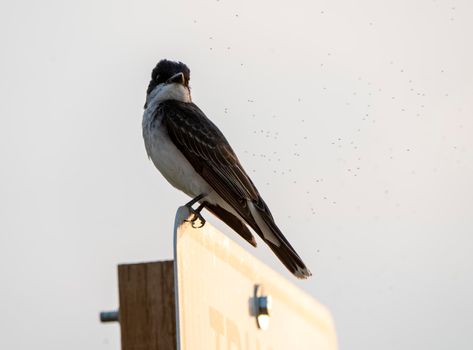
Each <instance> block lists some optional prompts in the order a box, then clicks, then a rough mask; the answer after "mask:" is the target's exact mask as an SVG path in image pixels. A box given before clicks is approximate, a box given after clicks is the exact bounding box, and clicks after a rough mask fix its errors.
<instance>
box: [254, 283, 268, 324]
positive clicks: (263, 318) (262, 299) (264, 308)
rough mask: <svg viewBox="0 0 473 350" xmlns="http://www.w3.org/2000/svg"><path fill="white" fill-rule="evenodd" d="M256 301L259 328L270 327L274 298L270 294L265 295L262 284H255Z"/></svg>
mask: <svg viewBox="0 0 473 350" xmlns="http://www.w3.org/2000/svg"><path fill="white" fill-rule="evenodd" d="M254 302H255V316H256V324H257V325H258V328H260V329H263V330H264V329H268V327H269V316H270V315H269V313H270V311H271V306H272V298H271V296H270V295H265V293H264V290H263V287H262V286H261V285H256V286H255V294H254Z"/></svg>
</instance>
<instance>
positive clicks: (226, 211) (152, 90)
mask: <svg viewBox="0 0 473 350" xmlns="http://www.w3.org/2000/svg"><path fill="white" fill-rule="evenodd" d="M189 80H190V69H189V68H188V67H187V65H185V64H184V63H182V62H180V61H173V60H168V59H162V60H160V61H159V62H158V63H157V64H156V66H155V67H154V69H153V70H152V73H151V80H150V82H149V85H148V88H147V90H146V102H145V105H144V113H143V121H142V128H143V138H144V143H145V148H146V152H147V154H148V157H149V158H150V159H151V161H152V162H153V163H154V165H155V167H156V168H157V169H158V170H159V171H160V172H161V174H162V175H163V176H164V178H165V179H166V180H167V181H168V182H169V183H170V184H171V185H172V186H174V187H175V188H177V189H178V190H180V191H182V192H184V193H185V194H187V195H188V196H189V197H191V198H192V200H191V201H189V202H188V203H187V204H185V205H186V206H187V207H188V208H189V210H190V211H191V213H192V214H193V215H192V219H190V221H191V222H192V225H193V226H194V224H195V225H197V224H196V222H200V226H198V227H201V226H203V225H204V224H205V219H204V218H203V217H202V215H201V211H202V209H204V208H205V209H207V210H208V211H210V212H211V213H212V214H214V215H215V216H216V217H217V218H219V219H220V220H222V221H223V222H225V223H226V224H227V225H228V226H229V227H230V228H231V229H233V230H234V231H235V232H237V233H238V234H239V235H240V236H241V237H242V238H244V239H245V240H246V241H247V242H248V243H250V244H251V245H252V246H254V247H256V245H257V244H256V240H255V237H254V235H253V233H252V232H251V231H250V229H249V228H248V227H250V228H251V229H252V230H253V231H254V232H255V233H256V234H257V235H258V236H259V237H260V238H261V239H262V240H263V241H264V242H265V243H266V244H267V245H268V246H269V248H270V249H271V250H272V251H273V252H274V254H275V255H276V256H277V257H278V258H279V260H280V261H281V262H282V263H283V264H284V266H286V268H287V269H288V270H289V271H290V272H291V273H292V274H293V275H295V276H296V277H297V278H300V279H305V278H307V277H309V276H311V275H312V274H311V272H310V271H309V269H308V268H307V267H306V265H305V264H304V262H303V261H302V259H301V258H300V257H299V255H298V254H297V253H296V251H295V250H294V248H293V247H292V246H291V244H290V243H289V242H288V240H287V239H286V238H285V237H284V235H283V234H282V232H281V230H280V229H279V228H278V226H277V225H276V223H275V221H274V218H273V215H272V214H271V212H270V210H269V208H268V206H267V205H266V203H265V201H264V200H263V198H262V197H261V195H260V194H259V192H258V190H257V189H256V186H255V185H254V184H253V181H252V180H251V179H250V177H249V176H248V174H247V173H246V172H245V170H244V169H243V166H242V165H241V163H240V161H239V159H238V157H237V156H236V154H235V152H234V151H233V149H232V147H231V146H230V144H229V143H228V141H227V139H226V138H225V136H224V135H223V133H222V132H221V131H220V130H219V129H218V128H217V126H216V125H215V124H214V123H213V122H212V121H211V120H210V119H209V118H208V117H207V116H206V115H205V113H204V112H202V110H201V109H200V108H199V107H197V105H196V104H194V102H193V101H192V98H191V92H190V86H189ZM196 203H198V204H199V205H198V207H197V208H196V209H194V208H193V205H195V204H196ZM194 227H196V226H194Z"/></svg>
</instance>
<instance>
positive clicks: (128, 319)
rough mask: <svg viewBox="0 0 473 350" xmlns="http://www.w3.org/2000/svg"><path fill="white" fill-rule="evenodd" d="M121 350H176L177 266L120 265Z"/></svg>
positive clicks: (163, 262) (164, 264) (156, 263)
mask: <svg viewBox="0 0 473 350" xmlns="http://www.w3.org/2000/svg"><path fill="white" fill-rule="evenodd" d="M118 286H119V294H120V328H121V343H122V350H175V349H176V314H175V298H174V263H173V261H162V262H152V263H141V264H126V265H119V266H118Z"/></svg>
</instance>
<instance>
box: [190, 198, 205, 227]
mask: <svg viewBox="0 0 473 350" xmlns="http://www.w3.org/2000/svg"><path fill="white" fill-rule="evenodd" d="M204 197H205V195H204V194H200V195H198V196H197V197H195V198H194V199H193V200H191V201H190V202H189V203H187V204H186V205H185V206H186V207H187V208H189V211H190V212H191V213H192V217H191V219H189V220H186V222H190V223H191V225H192V227H193V228H202V227H204V225H205V222H206V220H205V219H204V217H203V216H202V214H201V213H200V212H201V211H202V209H204V207H205V203H202V204H201V205H199V207H198V208H197V209H194V208H192V205H193V204H195V203H197V202H198V201H199V200H201V199H202V198H204ZM197 221H199V226H197V224H196V222H197Z"/></svg>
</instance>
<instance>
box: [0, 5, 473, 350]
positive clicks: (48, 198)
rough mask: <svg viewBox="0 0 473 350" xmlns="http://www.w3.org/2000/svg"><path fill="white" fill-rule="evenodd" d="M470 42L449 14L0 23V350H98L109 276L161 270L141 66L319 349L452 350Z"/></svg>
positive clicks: (163, 11) (472, 90)
mask: <svg viewBox="0 0 473 350" xmlns="http://www.w3.org/2000/svg"><path fill="white" fill-rule="evenodd" d="M472 33H473V3H472V2H470V1H441V0H438V1H407V0H406V1H391V2H387V1H374V0H373V1H356V2H355V1H319V2H316V1H299V2H298V1H292V2H282V1H274V0H272V1H258V2H256V1H228V0H220V1H215V0H212V1H210V0H209V1H189V2H185V1H166V2H160V1H100V2H97V1H75V2H70V1H58V0H56V1H54V0H51V1H41V2H40V1H23V2H20V1H17V2H5V1H4V2H2V3H0V38H1V46H2V55H1V57H0V62H1V64H0V74H1V79H0V93H1V96H2V99H1V103H0V159H1V162H2V163H1V171H0V276H1V278H2V282H1V284H0V300H1V301H0V329H1V332H0V333H1V336H0V348H1V349H21V350H23V349H25V350H26V349H32V348H34V349H51V350H55V349H58V350H59V349H66V348H67V349H69V350H79V349H81V350H82V349H104V350H105V349H107V350H108V349H110V350H112V349H113V350H117V349H119V343H120V342H119V327H118V325H116V324H114V325H103V324H100V323H99V322H98V313H99V311H101V310H107V309H114V308H116V307H117V306H118V290H117V278H116V265H117V264H119V263H132V262H141V261H154V260H160V259H170V258H171V257H172V226H173V220H174V213H175V211H176V209H177V207H178V206H180V205H182V204H183V203H185V202H186V201H187V200H188V199H187V198H186V197H185V195H183V194H182V193H179V192H178V191H177V190H175V189H174V188H172V187H171V186H170V185H169V184H167V183H166V181H165V180H164V179H163V178H162V177H161V175H160V174H159V173H158V172H157V170H156V169H154V167H153V165H152V163H151V162H150V161H148V159H147V157H146V152H145V149H144V146H143V141H142V137H141V118H142V107H143V104H144V98H145V90H146V87H147V84H148V81H149V76H150V72H151V70H152V68H153V67H154V65H155V64H156V62H157V61H158V60H159V59H161V58H169V59H178V60H181V61H183V62H185V63H186V64H187V65H188V66H189V67H190V69H191V86H192V94H193V98H194V101H195V102H196V103H197V104H198V105H199V106H200V107H201V109H202V110H203V111H204V112H205V113H206V114H207V115H208V116H209V117H210V118H211V119H212V120H213V121H214V122H215V123H216V124H217V125H218V126H219V127H220V128H221V130H222V131H223V132H224V133H225V134H226V135H227V138H228V140H229V141H230V143H231V144H232V145H233V148H234V149H235V151H236V153H237V154H238V155H239V157H240V160H241V162H242V163H243V166H244V167H245V168H246V169H247V171H248V173H249V174H250V175H251V176H252V177H253V179H254V182H255V184H256V185H257V187H258V188H259V190H260V192H261V194H262V195H263V197H264V198H265V200H266V202H267V203H268V205H269V207H270V208H271V210H272V212H273V214H274V217H275V219H276V222H277V223H278V225H279V226H280V228H281V229H282V231H283V232H284V233H285V235H286V237H287V238H288V239H289V240H290V241H291V243H292V244H293V246H294V247H295V248H296V249H297V251H298V252H299V253H300V255H301V256H302V257H303V258H304V260H305V261H306V263H307V265H308V266H309V268H310V269H311V270H312V272H313V273H314V276H313V277H312V278H311V279H309V280H307V281H297V280H295V279H294V278H293V277H292V276H290V275H289V274H288V273H287V272H286V271H285V269H284V266H283V265H282V264H280V263H279V261H278V260H277V259H276V258H274V257H273V255H272V254H271V253H270V252H269V250H268V249H266V247H265V246H264V244H262V243H261V242H260V244H259V248H258V249H257V250H254V249H252V248H251V247H247V248H248V249H249V250H250V251H251V252H252V253H253V254H255V255H256V256H257V257H259V258H260V259H262V260H263V261H264V262H265V263H267V264H268V265H269V266H271V267H272V268H274V269H275V270H277V271H280V272H281V273H283V274H284V275H285V276H287V277H288V278H289V279H291V280H292V281H294V282H295V283H297V284H298V285H299V286H300V287H301V288H303V289H304V290H306V291H307V292H308V293H310V294H311V295H312V296H314V297H315V298H316V299H318V300H319V301H320V302H322V303H323V304H325V305H326V306H327V307H328V308H329V309H330V310H331V311H332V313H333V316H334V320H335V324H336V328H337V333H338V339H339V345H340V349H344V350H345V349H346V350H348V349H356V350H357V349H359V350H362V349H363V350H365V349H373V350H375V349H376V350H377V349H383V350H390V349H392V350H394V349H416V350H418V349H428V350H441V349H455V348H457V349H465V348H468V347H470V346H471V344H472V343H473V332H472V331H471V330H472V329H473V318H472V316H471V315H472V314H473V299H472V297H471V296H472V295H473V275H472V267H473V255H472V253H471V251H472V248H473V237H472V233H473V186H472V179H473V141H472V135H473V64H472V62H473V47H472V46H473V44H472ZM206 216H207V218H208V220H209V221H211V222H212V223H213V224H215V225H217V226H218V227H220V228H222V230H223V231H224V232H225V233H227V234H228V235H229V236H230V237H231V238H232V239H234V240H236V241H237V242H239V243H241V244H242V245H244V242H243V241H242V240H241V239H240V238H239V237H238V236H237V235H236V234H235V233H233V232H232V231H231V230H230V229H228V228H226V227H225V226H223V225H219V224H218V222H217V220H216V219H215V218H213V217H212V216H211V214H208V213H207V214H206ZM245 247H246V246H245Z"/></svg>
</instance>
